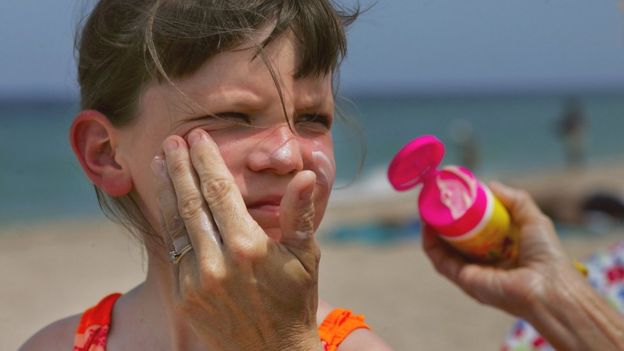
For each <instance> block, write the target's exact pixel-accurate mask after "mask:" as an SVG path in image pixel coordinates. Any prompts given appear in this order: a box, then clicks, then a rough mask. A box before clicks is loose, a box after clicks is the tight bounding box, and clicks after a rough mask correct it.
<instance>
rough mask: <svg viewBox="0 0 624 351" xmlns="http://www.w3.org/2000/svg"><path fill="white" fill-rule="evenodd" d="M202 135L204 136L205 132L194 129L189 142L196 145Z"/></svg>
mask: <svg viewBox="0 0 624 351" xmlns="http://www.w3.org/2000/svg"><path fill="white" fill-rule="evenodd" d="M202 137H203V134H202V132H200V131H199V130H194V131H192V132H191V134H190V135H189V137H188V141H189V144H190V145H191V146H194V145H195V144H197V143H198V142H199V141H200V140H201V139H202Z"/></svg>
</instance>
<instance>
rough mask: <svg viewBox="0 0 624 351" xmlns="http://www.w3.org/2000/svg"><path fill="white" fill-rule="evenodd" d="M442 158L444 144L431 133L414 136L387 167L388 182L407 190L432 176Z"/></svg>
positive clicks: (399, 188)
mask: <svg viewBox="0 0 624 351" xmlns="http://www.w3.org/2000/svg"><path fill="white" fill-rule="evenodd" d="M443 158H444V144H442V142H441V141H440V139H438V138H436V137H435V136H433V135H425V136H421V137H419V138H416V139H414V140H412V141H410V142H409V143H407V145H405V146H404V147H403V148H402V149H401V150H400V151H399V152H398V153H397V154H396V156H394V159H393V160H392V162H391V163H390V166H389V167H388V179H389V180H390V184H392V186H393V187H394V188H395V189H396V190H399V191H405V190H409V189H411V188H413V187H415V186H417V185H418V184H421V183H424V181H425V179H426V178H428V177H430V176H433V175H435V174H436V172H437V168H438V166H439V165H440V163H441V162H442V159H443Z"/></svg>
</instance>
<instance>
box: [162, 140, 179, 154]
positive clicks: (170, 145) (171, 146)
mask: <svg viewBox="0 0 624 351" xmlns="http://www.w3.org/2000/svg"><path fill="white" fill-rule="evenodd" d="M163 147H164V149H165V151H166V152H172V151H175V150H177V149H178V147H180V143H179V142H178V140H177V139H173V138H169V139H167V141H165V144H164V145H163Z"/></svg>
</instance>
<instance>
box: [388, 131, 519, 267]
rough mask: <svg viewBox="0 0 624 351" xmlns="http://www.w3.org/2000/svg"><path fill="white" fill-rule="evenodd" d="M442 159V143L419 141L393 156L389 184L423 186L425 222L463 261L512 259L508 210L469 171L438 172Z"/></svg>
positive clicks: (514, 249) (513, 250)
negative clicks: (465, 259) (463, 256)
mask: <svg viewBox="0 0 624 351" xmlns="http://www.w3.org/2000/svg"><path fill="white" fill-rule="evenodd" d="M443 157H444V144H442V142H441V141H440V140H439V139H437V138H436V137H434V136H431V135H426V136H422V137H419V138H416V139H414V140H412V141H411V142H409V143H408V144H407V145H405V146H404V147H403V148H402V149H401V150H400V151H399V152H398V153H397V155H396V156H395V157H394V159H393V160H392V162H391V163H390V166H389V168H388V179H389V180H390V183H391V184H392V186H393V187H394V188H395V189H396V190H398V191H406V190H408V189H411V188H413V187H416V186H418V185H421V184H422V189H421V191H420V194H419V196H418V209H419V212H420V217H421V219H422V220H423V222H425V223H426V224H428V225H429V226H431V227H432V228H434V229H435V230H436V231H437V232H438V233H439V234H440V236H441V237H442V238H443V239H444V240H446V241H447V242H448V243H449V244H451V246H453V247H455V248H456V249H457V250H459V251H460V252H461V253H462V254H464V255H465V256H467V257H469V258H471V259H475V260H479V261H498V260H504V259H509V258H513V257H514V256H515V255H516V252H517V239H516V237H515V235H514V231H513V230H512V228H511V225H510V218H509V213H508V212H507V210H506V209H505V207H504V206H503V205H502V204H501V203H500V201H499V200H498V199H496V197H495V196H494V195H493V194H492V192H491V191H490V190H489V189H488V188H487V187H486V186H485V185H484V184H483V183H481V182H480V181H479V180H478V179H477V178H476V177H475V176H474V174H472V172H471V171H470V170H468V169H466V168H464V167H458V166H447V167H444V168H440V169H438V166H439V165H440V163H441V162H442V158H443Z"/></svg>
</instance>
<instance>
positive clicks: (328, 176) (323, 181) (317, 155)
mask: <svg viewBox="0 0 624 351" xmlns="http://www.w3.org/2000/svg"><path fill="white" fill-rule="evenodd" d="M312 159H313V160H314V173H316V182H317V184H319V185H321V186H323V187H325V188H327V189H331V187H332V186H333V185H334V179H335V178H336V164H335V163H334V162H332V161H331V159H330V158H329V156H327V155H326V154H325V153H324V152H322V151H313V152H312Z"/></svg>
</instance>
